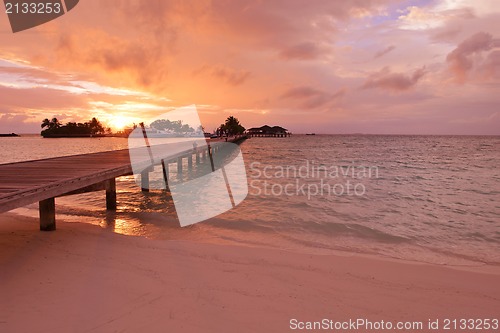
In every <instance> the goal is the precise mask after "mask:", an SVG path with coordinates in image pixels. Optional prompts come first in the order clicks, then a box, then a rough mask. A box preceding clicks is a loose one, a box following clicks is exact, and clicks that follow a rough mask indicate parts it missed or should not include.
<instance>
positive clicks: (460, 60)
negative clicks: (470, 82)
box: [446, 32, 500, 82]
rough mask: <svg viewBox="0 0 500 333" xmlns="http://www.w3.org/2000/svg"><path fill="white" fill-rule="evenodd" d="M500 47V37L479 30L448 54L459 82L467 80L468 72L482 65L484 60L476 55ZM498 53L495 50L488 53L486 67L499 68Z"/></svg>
mask: <svg viewBox="0 0 500 333" xmlns="http://www.w3.org/2000/svg"><path fill="white" fill-rule="evenodd" d="M496 47H500V39H494V38H493V36H492V35H491V34H489V33H486V32H478V33H476V34H474V35H472V36H470V37H469V38H467V39H466V40H464V41H463V42H461V43H460V44H458V46H457V47H456V48H455V49H454V50H453V51H452V52H450V53H449V54H448V56H447V57H446V61H447V62H448V65H449V67H450V69H451V71H452V72H453V73H454V75H455V77H456V79H457V80H458V81H459V82H465V80H466V77H467V74H468V73H469V72H471V71H473V70H474V69H475V67H481V66H482V65H483V64H482V61H481V60H477V59H474V56H475V55H478V54H481V53H483V52H487V51H490V50H492V49H493V48H496ZM497 57H498V53H497V52H494V53H491V54H489V55H488V57H487V61H486V63H485V65H486V69H489V70H494V71H497V70H498V59H496V58H497Z"/></svg>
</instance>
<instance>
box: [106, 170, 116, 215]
mask: <svg viewBox="0 0 500 333" xmlns="http://www.w3.org/2000/svg"><path fill="white" fill-rule="evenodd" d="M104 188H105V189H106V209H107V210H112V211H114V210H116V179H115V178H111V179H108V180H106V181H105V182H104Z"/></svg>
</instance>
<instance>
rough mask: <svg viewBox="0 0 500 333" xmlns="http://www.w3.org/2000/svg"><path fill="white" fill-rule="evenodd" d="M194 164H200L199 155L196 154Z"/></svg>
mask: <svg viewBox="0 0 500 333" xmlns="http://www.w3.org/2000/svg"><path fill="white" fill-rule="evenodd" d="M195 154H196V164H200V153H198V152H196V153H195Z"/></svg>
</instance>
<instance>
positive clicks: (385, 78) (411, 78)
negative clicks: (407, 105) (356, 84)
mask: <svg viewBox="0 0 500 333" xmlns="http://www.w3.org/2000/svg"><path fill="white" fill-rule="evenodd" d="M425 74H426V71H425V68H424V67H423V68H419V69H417V70H415V71H414V72H413V73H412V74H410V75H407V74H403V73H392V72H391V71H390V69H389V68H388V67H384V68H383V69H382V70H381V71H379V72H376V73H373V74H371V75H370V76H369V77H368V80H367V81H366V82H365V83H364V84H363V86H362V88H364V89H373V88H378V89H385V90H390V91H405V90H409V89H410V88H412V87H413V86H415V85H416V84H417V83H418V81H419V80H420V79H421V78H422V77H423V76H424V75H425Z"/></svg>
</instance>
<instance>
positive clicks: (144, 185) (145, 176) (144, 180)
mask: <svg viewBox="0 0 500 333" xmlns="http://www.w3.org/2000/svg"><path fill="white" fill-rule="evenodd" d="M141 190H142V192H149V169H146V170H144V171H143V172H142V173H141Z"/></svg>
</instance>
